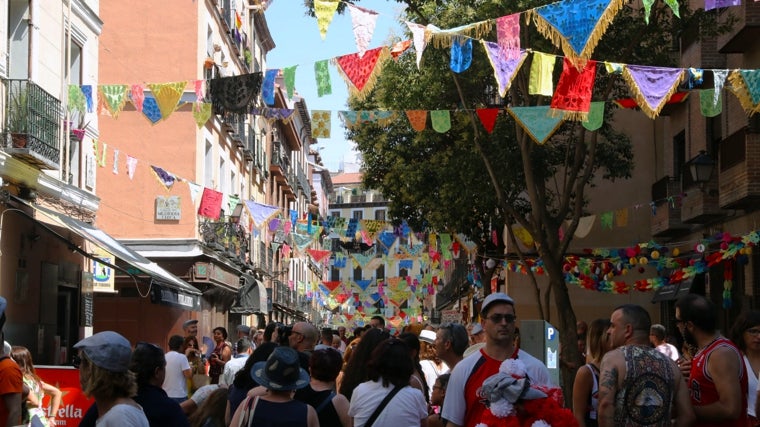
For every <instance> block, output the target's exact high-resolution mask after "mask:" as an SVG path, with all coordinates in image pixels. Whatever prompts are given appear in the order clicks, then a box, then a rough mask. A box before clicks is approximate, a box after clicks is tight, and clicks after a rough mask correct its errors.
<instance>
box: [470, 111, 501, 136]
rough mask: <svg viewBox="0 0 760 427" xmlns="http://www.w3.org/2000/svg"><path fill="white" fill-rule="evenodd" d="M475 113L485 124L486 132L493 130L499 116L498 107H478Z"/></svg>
mask: <svg viewBox="0 0 760 427" xmlns="http://www.w3.org/2000/svg"><path fill="white" fill-rule="evenodd" d="M475 114H477V115H478V117H479V118H480V123H482V124H483V127H484V128H485V130H486V132H488V133H491V132H493V128H494V126H495V125H496V118H497V117H498V116H499V109H498V108H478V109H477V110H475Z"/></svg>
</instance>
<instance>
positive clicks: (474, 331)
mask: <svg viewBox="0 0 760 427" xmlns="http://www.w3.org/2000/svg"><path fill="white" fill-rule="evenodd" d="M481 332H483V326H482V325H481V324H480V323H476V324H474V325H473V326H472V330H471V331H470V335H477V334H479V333H481Z"/></svg>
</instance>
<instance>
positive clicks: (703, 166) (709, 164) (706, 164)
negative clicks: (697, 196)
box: [686, 150, 715, 189]
mask: <svg viewBox="0 0 760 427" xmlns="http://www.w3.org/2000/svg"><path fill="white" fill-rule="evenodd" d="M686 165H687V166H688V167H689V173H690V174H691V179H692V181H694V183H695V184H697V185H699V187H700V188H702V189H704V187H705V185H706V184H707V183H708V182H710V177H712V172H713V168H714V166H715V160H713V158H712V157H710V155H709V154H707V153H706V152H705V150H700V151H699V154H697V156H696V157H694V158H693V159H691V160H689V161H688V162H686Z"/></svg>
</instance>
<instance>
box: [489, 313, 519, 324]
mask: <svg viewBox="0 0 760 427" xmlns="http://www.w3.org/2000/svg"><path fill="white" fill-rule="evenodd" d="M486 319H488V320H490V321H492V322H493V323H497V324H498V323H501V322H503V321H505V320H506V321H507V323H513V322H514V321H515V319H517V316H515V315H514V314H508V313H507V314H492V315H490V316H488V317H486Z"/></svg>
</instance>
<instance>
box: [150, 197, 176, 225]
mask: <svg viewBox="0 0 760 427" xmlns="http://www.w3.org/2000/svg"><path fill="white" fill-rule="evenodd" d="M180 202H181V200H180V197H179V196H156V219H157V220H163V221H165V220H172V221H176V220H179V219H180V218H181V217H182V208H181V207H180V206H181V204H180Z"/></svg>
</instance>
